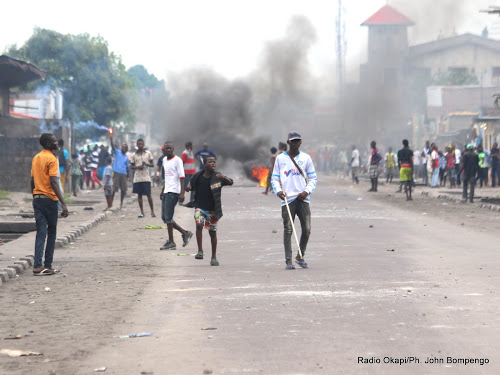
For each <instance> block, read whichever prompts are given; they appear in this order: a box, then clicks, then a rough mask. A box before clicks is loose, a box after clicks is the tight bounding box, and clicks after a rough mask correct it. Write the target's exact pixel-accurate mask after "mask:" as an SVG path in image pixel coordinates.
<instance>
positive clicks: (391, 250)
mask: <svg viewBox="0 0 500 375" xmlns="http://www.w3.org/2000/svg"><path fill="white" fill-rule="evenodd" d="M386 251H394V249H387V250H386Z"/></svg>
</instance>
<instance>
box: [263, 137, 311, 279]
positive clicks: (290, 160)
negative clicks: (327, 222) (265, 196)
mask: <svg viewBox="0 0 500 375" xmlns="http://www.w3.org/2000/svg"><path fill="white" fill-rule="evenodd" d="M287 143H288V145H289V147H290V151H288V153H287V152H283V153H281V154H280V155H278V156H277V157H276V162H275V163H274V170H273V174H272V177H271V184H272V186H273V191H274V193H275V194H276V195H277V196H278V197H279V198H280V199H281V216H282V218H283V226H284V231H283V242H284V247H285V261H286V269H288V270H293V269H295V267H294V265H293V263H292V233H293V230H292V225H293V221H294V220H295V216H298V217H299V221H300V226H301V229H302V234H301V236H300V250H301V252H302V257H301V256H300V254H297V256H296V257H295V261H296V263H297V264H298V265H299V266H301V267H302V268H307V263H306V262H305V261H304V258H303V257H304V254H305V252H306V248H307V242H308V241H309V235H310V233H311V209H310V206H309V202H310V195H311V193H312V192H313V191H314V189H315V188H316V184H317V183H318V177H317V176H316V170H315V168H314V164H313V161H312V159H311V157H310V156H309V155H308V154H306V153H305V152H300V151H299V148H300V145H301V144H302V137H301V135H300V134H299V133H297V132H291V133H290V134H288V141H287ZM285 198H286V200H287V202H288V206H289V208H290V214H291V216H292V220H290V217H289V215H288V211H287V208H286V204H285Z"/></svg>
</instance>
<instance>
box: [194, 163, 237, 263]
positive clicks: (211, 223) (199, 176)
mask: <svg viewBox="0 0 500 375" xmlns="http://www.w3.org/2000/svg"><path fill="white" fill-rule="evenodd" d="M215 165H216V161H215V158H214V157H213V156H208V157H206V158H205V169H204V170H203V171H199V172H197V173H196V174H194V175H193V178H192V179H191V182H190V184H189V185H188V186H187V188H186V191H194V192H195V200H194V207H195V211H194V220H195V222H196V242H197V243H198V254H196V255H195V258H196V259H203V227H205V228H207V229H208V233H209V234H210V242H211V244H212V259H211V260H210V265H211V266H218V265H219V261H218V260H217V222H218V221H219V220H220V219H221V217H222V201H221V192H222V187H223V186H227V185H232V184H233V180H232V179H230V178H229V177H226V176H223V175H222V174H220V173H219V172H216V171H215ZM191 205H192V204H191Z"/></svg>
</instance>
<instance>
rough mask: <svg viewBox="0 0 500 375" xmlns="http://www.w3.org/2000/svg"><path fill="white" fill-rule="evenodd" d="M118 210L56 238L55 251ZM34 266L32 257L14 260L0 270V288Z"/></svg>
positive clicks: (95, 218) (99, 216)
mask: <svg viewBox="0 0 500 375" xmlns="http://www.w3.org/2000/svg"><path fill="white" fill-rule="evenodd" d="M119 210H120V209H119V208H113V209H112V210H110V211H111V212H110V211H106V212H104V213H101V214H98V215H96V216H94V218H93V219H91V220H90V221H87V222H85V223H83V224H80V225H79V226H78V227H76V228H73V229H72V230H70V231H69V232H67V233H66V234H64V235H62V236H60V237H58V238H57V239H56V246H55V248H56V249H60V248H63V247H65V246H67V245H69V244H71V243H73V242H74V241H75V240H76V239H77V238H78V237H80V236H82V235H83V234H84V233H86V232H88V231H89V230H90V229H92V228H94V227H95V226H97V224H99V223H100V222H102V221H104V220H106V219H107V218H108V215H110V214H111V213H115V212H117V211H119ZM34 264H35V257H34V256H33V255H26V256H25V257H23V258H19V259H17V260H15V261H14V262H13V263H12V264H11V265H9V266H7V267H5V268H4V269H0V286H1V285H2V284H5V283H6V282H8V281H10V280H11V279H14V278H16V277H18V276H19V275H20V274H22V273H24V272H25V271H26V270H28V269H31V268H32V267H33V265H34Z"/></svg>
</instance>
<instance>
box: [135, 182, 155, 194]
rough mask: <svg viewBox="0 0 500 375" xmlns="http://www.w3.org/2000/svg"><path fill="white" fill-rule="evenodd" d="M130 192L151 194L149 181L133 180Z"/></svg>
mask: <svg viewBox="0 0 500 375" xmlns="http://www.w3.org/2000/svg"><path fill="white" fill-rule="evenodd" d="M132 193H134V194H138V195H151V182H134V186H133V188H132Z"/></svg>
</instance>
